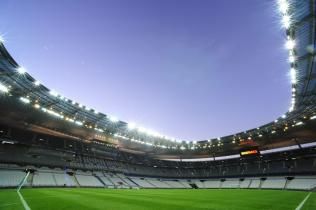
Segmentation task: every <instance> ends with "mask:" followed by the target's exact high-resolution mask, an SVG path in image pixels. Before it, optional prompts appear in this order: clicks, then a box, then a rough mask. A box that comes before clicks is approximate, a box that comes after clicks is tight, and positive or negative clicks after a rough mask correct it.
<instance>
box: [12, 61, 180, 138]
mask: <svg viewBox="0 0 316 210" xmlns="http://www.w3.org/2000/svg"><path fill="white" fill-rule="evenodd" d="M16 71H17V72H18V73H19V74H21V75H23V74H25V73H26V72H27V71H26V69H25V68H24V67H18V68H17V69H16ZM34 85H35V86H40V85H41V83H40V82H39V81H38V80H36V81H34ZM49 94H50V95H51V96H54V97H56V98H59V99H60V100H63V101H65V102H71V103H72V105H77V106H78V107H79V108H82V109H85V110H86V111H93V112H94V113H95V114H99V112H98V111H96V110H94V109H90V108H89V107H87V106H84V105H82V104H80V103H76V102H75V101H73V100H69V99H67V98H66V97H64V96H62V95H60V94H59V93H58V92H56V91H55V90H50V91H49ZM108 119H109V120H110V121H111V122H113V123H117V122H119V119H118V118H117V117H115V116H108ZM127 127H128V129H129V130H130V131H138V132H141V133H144V134H146V135H149V136H153V137H157V138H162V139H165V140H169V141H173V142H180V141H179V140H177V139H175V138H172V137H168V136H165V135H162V134H160V133H158V132H156V131H154V130H151V129H147V128H144V127H142V126H137V125H136V124H135V123H128V124H127Z"/></svg>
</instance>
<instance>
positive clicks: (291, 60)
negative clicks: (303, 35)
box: [289, 55, 295, 63]
mask: <svg viewBox="0 0 316 210" xmlns="http://www.w3.org/2000/svg"><path fill="white" fill-rule="evenodd" d="M289 61H290V63H294V62H295V57H294V56H293V55H290V57H289Z"/></svg>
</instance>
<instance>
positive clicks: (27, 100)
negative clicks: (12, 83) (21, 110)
mask: <svg viewBox="0 0 316 210" xmlns="http://www.w3.org/2000/svg"><path fill="white" fill-rule="evenodd" d="M20 101H22V102H23V103H25V104H29V103H31V100H30V99H28V98H25V97H20Z"/></svg>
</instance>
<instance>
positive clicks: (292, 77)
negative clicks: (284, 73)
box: [290, 68, 297, 84]
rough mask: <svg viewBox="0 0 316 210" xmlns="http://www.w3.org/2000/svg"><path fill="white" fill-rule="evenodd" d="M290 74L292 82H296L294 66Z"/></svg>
mask: <svg viewBox="0 0 316 210" xmlns="http://www.w3.org/2000/svg"><path fill="white" fill-rule="evenodd" d="M290 75H291V82H292V84H296V82H297V81H296V70H295V69H294V68H291V70H290Z"/></svg>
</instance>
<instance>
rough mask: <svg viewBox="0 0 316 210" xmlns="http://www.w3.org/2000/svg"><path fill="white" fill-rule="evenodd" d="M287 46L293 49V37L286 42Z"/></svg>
mask: <svg viewBox="0 0 316 210" xmlns="http://www.w3.org/2000/svg"><path fill="white" fill-rule="evenodd" d="M285 47H286V49H288V50H293V49H294V47H295V41H294V40H292V39H289V40H287V42H286V43H285Z"/></svg>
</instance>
